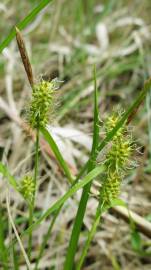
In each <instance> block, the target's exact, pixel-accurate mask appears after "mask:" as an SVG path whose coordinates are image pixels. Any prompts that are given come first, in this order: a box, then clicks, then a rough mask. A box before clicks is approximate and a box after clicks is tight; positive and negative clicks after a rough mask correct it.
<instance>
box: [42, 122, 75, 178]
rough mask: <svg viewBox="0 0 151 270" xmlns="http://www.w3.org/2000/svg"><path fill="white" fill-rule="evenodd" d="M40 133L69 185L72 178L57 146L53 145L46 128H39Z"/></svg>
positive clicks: (53, 142)
mask: <svg viewBox="0 0 151 270" xmlns="http://www.w3.org/2000/svg"><path fill="white" fill-rule="evenodd" d="M40 131H41V133H42V134H43V136H44V138H45V140H46V141H47V142H48V144H49V145H50V147H51V149H52V151H53V153H54V155H55V157H56V159H57V161H58V163H59V164H60V167H61V168H62V169H63V171H64V173H65V175H66V176H67V178H68V180H69V182H70V183H73V181H74V179H73V176H72V175H71V172H70V170H69V168H68V165H67V163H66V162H65V160H64V158H63V156H62V155H61V153H60V151H59V148H58V146H57V144H56V143H55V141H54V139H53V138H52V136H51V134H50V133H49V132H48V130H47V129H46V128H43V127H41V128H40Z"/></svg>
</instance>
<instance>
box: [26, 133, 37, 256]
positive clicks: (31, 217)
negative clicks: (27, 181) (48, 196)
mask: <svg viewBox="0 0 151 270" xmlns="http://www.w3.org/2000/svg"><path fill="white" fill-rule="evenodd" d="M38 163H39V128H37V132H36V143H35V172H34V185H35V190H34V194H33V199H32V203H31V204H30V205H29V226H31V225H32V223H33V214H34V207H35V195H36V187H37V176H38ZM31 248H32V231H31V232H30V233H29V240H28V256H29V259H30V256H31Z"/></svg>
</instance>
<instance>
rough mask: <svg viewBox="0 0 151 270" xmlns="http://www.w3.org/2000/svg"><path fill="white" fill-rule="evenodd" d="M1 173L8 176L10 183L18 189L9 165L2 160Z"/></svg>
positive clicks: (0, 164)
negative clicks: (8, 167)
mask: <svg viewBox="0 0 151 270" xmlns="http://www.w3.org/2000/svg"><path fill="white" fill-rule="evenodd" d="M0 173H1V174H2V175H3V176H4V177H6V178H7V180H8V182H9V184H10V185H11V186H12V187H13V188H14V189H15V190H16V191H18V188H17V187H18V185H17V181H16V179H15V178H14V177H13V176H12V175H11V174H10V173H9V171H8V169H7V167H6V166H5V165H4V164H2V163H1V162H0Z"/></svg>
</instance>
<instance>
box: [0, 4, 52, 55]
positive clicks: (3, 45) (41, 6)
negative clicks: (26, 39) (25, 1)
mask: <svg viewBox="0 0 151 270" xmlns="http://www.w3.org/2000/svg"><path fill="white" fill-rule="evenodd" d="M50 2H52V0H43V1H41V2H40V3H39V5H37V6H36V7H35V8H34V9H33V10H32V11H31V12H30V13H29V14H28V15H27V16H26V17H25V18H24V19H23V20H22V21H21V22H19V23H18V24H17V25H16V26H17V28H18V29H19V30H22V29H24V28H25V27H26V26H27V25H28V24H29V23H30V22H32V21H33V20H34V18H35V17H36V16H37V14H38V13H39V12H40V11H41V10H43V9H44V8H45V7H46V6H47V5H48V4H49V3H50ZM15 35H16V30H15V27H14V28H13V29H12V30H11V32H10V33H9V34H8V36H7V37H6V38H5V40H4V41H3V42H2V43H1V44H0V53H1V52H2V51H3V50H4V49H5V48H6V47H7V46H8V45H9V43H10V42H11V41H12V39H13V38H14V37H15Z"/></svg>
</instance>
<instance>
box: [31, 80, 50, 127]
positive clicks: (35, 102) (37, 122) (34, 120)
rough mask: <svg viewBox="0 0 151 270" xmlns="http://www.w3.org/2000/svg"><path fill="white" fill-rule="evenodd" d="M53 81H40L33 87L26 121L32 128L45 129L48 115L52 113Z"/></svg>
mask: <svg viewBox="0 0 151 270" xmlns="http://www.w3.org/2000/svg"><path fill="white" fill-rule="evenodd" d="M54 92H55V86H54V81H51V82H48V81H44V80H42V81H41V82H40V83H39V84H35V85H34V86H33V91H32V99H31V102H30V106H29V112H28V121H29V124H30V126H31V127H32V128H39V127H45V126H46V125H47V123H48V120H49V115H50V114H51V113H52V112H53V107H54V106H53V104H54Z"/></svg>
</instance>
